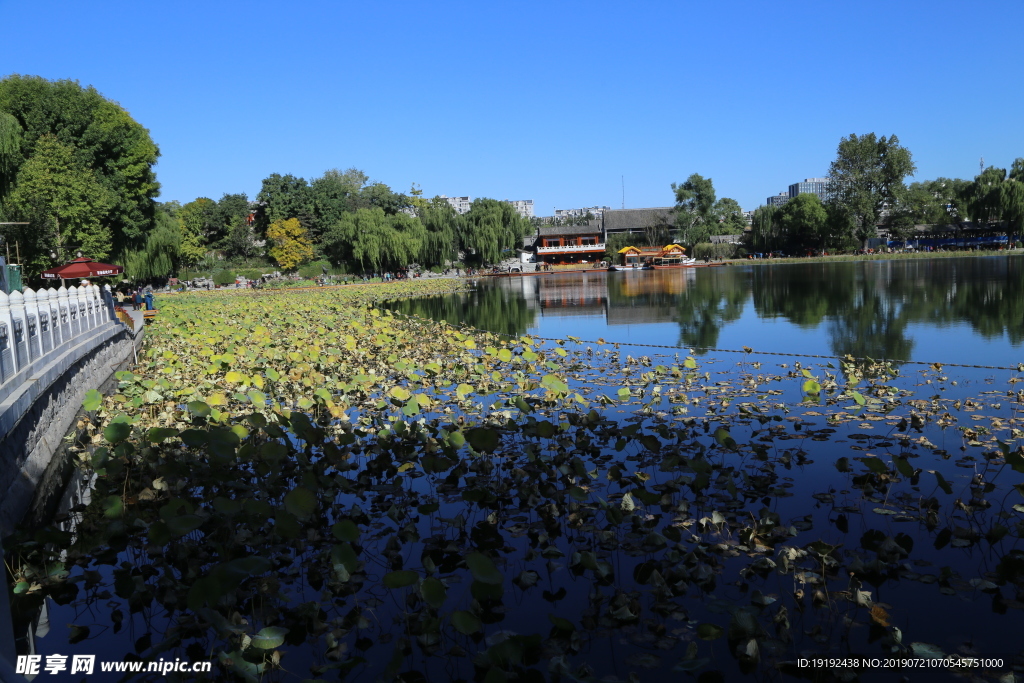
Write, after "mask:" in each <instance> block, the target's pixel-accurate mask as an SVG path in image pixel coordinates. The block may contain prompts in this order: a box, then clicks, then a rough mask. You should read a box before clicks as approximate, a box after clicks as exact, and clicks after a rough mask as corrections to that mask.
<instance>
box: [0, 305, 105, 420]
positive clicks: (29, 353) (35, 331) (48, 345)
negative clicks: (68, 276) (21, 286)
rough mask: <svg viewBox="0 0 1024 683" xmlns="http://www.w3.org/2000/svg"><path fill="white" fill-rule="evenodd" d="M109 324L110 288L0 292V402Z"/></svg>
mask: <svg viewBox="0 0 1024 683" xmlns="http://www.w3.org/2000/svg"><path fill="white" fill-rule="evenodd" d="M111 321H117V318H116V316H115V315H114V303H113V297H112V296H111V293H110V286H109V285H106V286H104V288H103V289H101V288H100V287H99V286H97V285H83V286H81V287H75V286H72V287H69V288H65V287H61V288H60V289H53V288H50V289H40V290H38V291H34V290H32V289H30V288H26V289H25V291H24V292H18V291H15V292H11V293H10V294H9V295H8V294H5V293H3V292H2V291H0V401H2V400H3V398H4V397H5V396H6V395H8V394H9V393H10V392H11V390H12V389H13V388H15V387H16V386H17V385H18V384H20V383H21V382H23V381H24V380H25V378H26V377H28V374H29V371H30V369H31V368H32V367H33V366H40V365H42V364H43V363H45V362H46V361H47V360H48V359H50V358H52V357H54V356H56V355H58V354H60V353H61V352H62V351H63V350H65V349H67V348H70V347H71V346H74V345H76V344H77V343H79V341H81V340H82V339H83V338H84V337H85V336H87V335H89V333H90V332H92V331H94V330H96V329H97V328H99V327H101V326H104V325H106V324H107V323H109V322H111Z"/></svg>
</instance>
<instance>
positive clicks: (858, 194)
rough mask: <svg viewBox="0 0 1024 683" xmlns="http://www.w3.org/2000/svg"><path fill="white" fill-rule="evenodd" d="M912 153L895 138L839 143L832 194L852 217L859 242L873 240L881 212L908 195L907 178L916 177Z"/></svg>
mask: <svg viewBox="0 0 1024 683" xmlns="http://www.w3.org/2000/svg"><path fill="white" fill-rule="evenodd" d="M915 170H917V167H916V166H915V165H914V161H913V158H912V156H911V154H910V150H908V149H907V148H906V147H902V146H901V145H900V141H899V138H897V137H896V136H895V135H892V136H890V137H889V138H886V137H885V136H884V135H883V136H882V137H880V138H878V137H876V136H875V134H874V133H868V134H867V135H862V136H859V137H858V136H857V135H850V136H849V137H845V138H843V139H842V140H840V141H839V148H838V150H837V153H836V159H835V161H833V162H832V164H831V166H829V171H828V178H829V195H830V197H831V200H832V201H833V202H835V203H838V204H841V205H843V206H844V207H845V208H846V210H847V211H848V212H849V213H850V215H852V216H853V218H854V221H855V224H856V226H857V227H856V236H857V238H858V239H860V240H866V239H868V238H869V237H874V236H875V234H876V230H875V226H876V225H878V221H879V218H880V216H881V215H882V209H883V207H885V206H886V205H888V206H889V207H895V206H896V205H897V204H898V202H899V200H900V199H901V198H902V197H903V195H904V193H905V192H906V185H904V179H905V178H906V177H907V176H911V175H913V174H914V171H915Z"/></svg>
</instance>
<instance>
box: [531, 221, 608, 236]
mask: <svg viewBox="0 0 1024 683" xmlns="http://www.w3.org/2000/svg"><path fill="white" fill-rule="evenodd" d="M600 232H601V224H600V223H598V222H597V221H591V222H590V223H588V224H586V225H542V226H541V227H540V231H539V234H538V237H552V236H557V235H597V234H599V233H600Z"/></svg>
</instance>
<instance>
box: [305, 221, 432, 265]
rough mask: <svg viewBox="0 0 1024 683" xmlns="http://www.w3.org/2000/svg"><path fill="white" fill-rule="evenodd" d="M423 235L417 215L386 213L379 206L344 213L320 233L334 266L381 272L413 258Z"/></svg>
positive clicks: (417, 254)
mask: <svg viewBox="0 0 1024 683" xmlns="http://www.w3.org/2000/svg"><path fill="white" fill-rule="evenodd" d="M426 237H427V231H426V229H425V228H424V227H423V224H422V223H421V222H420V221H419V219H417V218H415V217H413V216H410V215H408V214H404V213H400V214H395V215H391V216H389V215H388V214H386V213H385V212H384V209H382V208H380V207H373V208H370V209H359V210H358V211H356V212H355V213H346V214H345V215H344V216H342V217H341V220H340V221H338V223H337V224H336V225H334V226H333V227H332V228H331V229H330V230H328V231H327V233H326V234H325V235H324V245H323V246H324V253H325V254H326V255H327V257H328V259H329V260H330V261H331V263H332V264H333V265H335V266H338V265H341V264H345V263H347V264H351V265H352V266H353V270H362V271H363V272H370V271H373V272H381V271H384V270H396V269H404V268H406V267H407V266H408V265H409V264H410V263H413V262H415V261H416V259H417V258H418V257H419V254H420V250H421V249H422V248H423V243H424V241H425V239H426Z"/></svg>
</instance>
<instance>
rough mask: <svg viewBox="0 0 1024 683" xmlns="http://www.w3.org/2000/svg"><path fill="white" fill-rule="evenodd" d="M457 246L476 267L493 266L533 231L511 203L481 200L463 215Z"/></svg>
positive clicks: (474, 203) (520, 244) (519, 245)
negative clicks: (478, 265)
mask: <svg viewBox="0 0 1024 683" xmlns="http://www.w3.org/2000/svg"><path fill="white" fill-rule="evenodd" d="M463 219H464V222H463V224H462V234H461V235H459V247H460V249H461V250H462V251H463V252H465V253H466V254H467V256H466V260H467V261H471V262H473V263H478V264H486V263H496V262H498V261H500V260H501V259H502V257H503V256H505V255H506V252H509V251H511V250H513V249H517V248H519V247H521V246H522V244H523V237H525V236H526V235H529V234H531V233H532V232H533V226H532V225H531V224H530V221H528V220H527V219H525V218H523V217H522V216H520V215H519V214H518V213H517V212H516V210H515V209H514V208H513V207H512V205H511V204H509V203H507V202H501V201H498V200H496V199H486V198H481V199H477V200H475V201H474V202H473V204H472V206H470V208H469V211H467V212H466V214H465V215H464V216H463Z"/></svg>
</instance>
